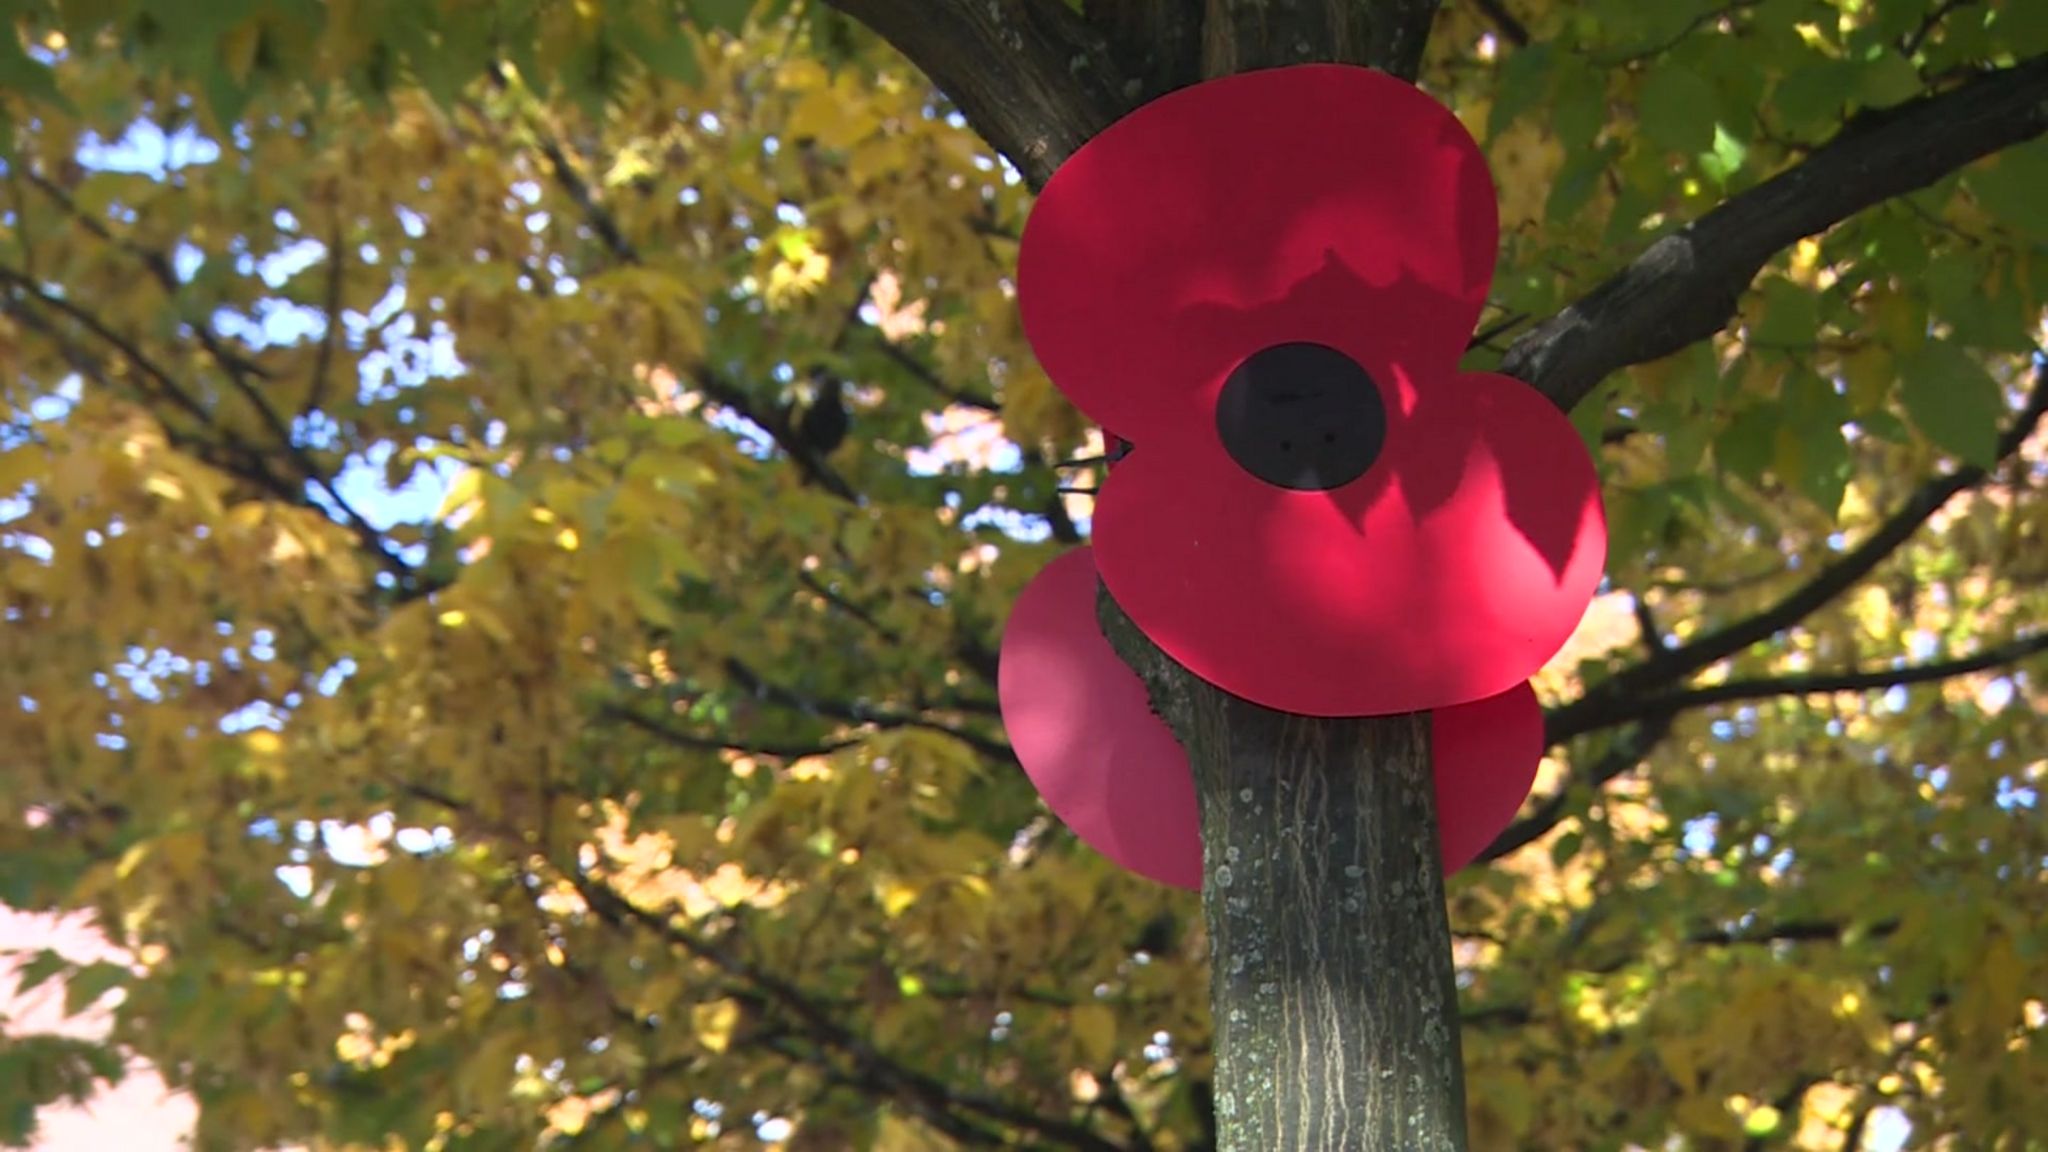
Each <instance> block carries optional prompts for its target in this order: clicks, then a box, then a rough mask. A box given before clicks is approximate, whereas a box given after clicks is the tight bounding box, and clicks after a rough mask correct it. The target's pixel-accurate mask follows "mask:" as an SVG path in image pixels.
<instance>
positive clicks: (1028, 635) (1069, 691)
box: [996, 547, 1202, 889]
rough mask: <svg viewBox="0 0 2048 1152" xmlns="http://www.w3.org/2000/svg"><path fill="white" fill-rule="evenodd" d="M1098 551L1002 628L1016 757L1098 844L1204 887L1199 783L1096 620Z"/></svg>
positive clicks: (1056, 575) (1081, 555) (1031, 594)
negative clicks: (1095, 555)
mask: <svg viewBox="0 0 2048 1152" xmlns="http://www.w3.org/2000/svg"><path fill="white" fill-rule="evenodd" d="M1095 594H1096V575H1095V562H1094V556H1093V554H1092V552H1091V551H1090V550H1089V549H1087V548H1085V547H1084V548H1076V549H1074V550H1073V551H1071V552H1067V553H1064V554H1062V555H1061V556H1060V557H1059V558H1058V559H1055V560H1054V561H1053V562H1052V563H1050V564H1048V565H1046V566H1045V569H1044V570H1043V571H1041V572H1040V573H1039V574H1038V575H1037V576H1036V577H1034V578H1033V579H1032V581H1031V583H1030V584H1028V585H1026V586H1025V588H1024V591H1023V592H1022V593H1021V594H1020V595H1019V596H1018V597H1017V603H1016V605H1015V607H1013V608H1012V609H1011V610H1010V620H1009V623H1008V624H1007V625H1005V626H1004V628H1003V642H1002V652H1001V655H1000V658H999V663H998V667H997V674H996V692H997V697H998V699H999V702H1000V704H1001V706H1002V712H1003V726H1004V728H1005V729H1007V730H1008V732H1009V736H1010V747H1011V748H1012V749H1014V750H1015V751H1016V753H1017V760H1018V762H1019V763H1021V764H1022V765H1023V766H1024V771H1025V773H1026V774H1027V775H1029V776H1030V777H1031V782H1032V784H1033V785H1035V786H1036V787H1037V788H1038V794H1039V795H1040V796H1042V797H1044V798H1045V803H1046V806H1047V807H1049V808H1051V809H1052V810H1053V814H1054V815H1056V816H1058V817H1059V818H1060V819H1061V820H1062V821H1063V822H1065V824H1066V825H1067V827H1068V828H1071V829H1072V830H1073V831H1074V834H1075V835H1076V836H1079V837H1080V838H1081V839H1082V840H1083V841H1084V842H1086V843H1087V844H1088V845H1089V847H1091V848H1094V849H1095V850H1096V851H1097V852H1100V853H1102V854H1103V855H1104V856H1107V857H1109V858H1110V859H1111V860H1112V861H1114V862H1115V863H1117V864H1118V865H1121V866H1122V867H1123V868H1125V869H1127V870H1129V871H1132V872H1136V873H1137V874H1139V875H1140V876H1146V877H1149V878H1151V879H1153V880H1157V881H1159V882H1160V883H1162V884H1170V885H1172V886H1174V887H1176V888H1190V889H1192V888H1199V887H1201V885H1202V833H1201V822H1200V819H1199V817H1198V816H1197V814H1196V811H1195V785H1194V779H1193V777H1192V776H1190V775H1189V769H1188V761H1187V756H1186V754H1185V753H1183V752H1182V751H1181V748H1180V745H1179V743H1177V742H1176V741H1175V740H1174V738H1173V733H1172V732H1170V731H1168V730H1167V727H1166V724H1165V722H1164V721H1162V720H1160V719H1159V717H1158V716H1156V715H1154V714H1153V712H1152V705H1151V702H1150V700H1149V699H1148V698H1147V696H1146V694H1145V685H1144V683H1143V682H1142V681H1140V680H1139V679H1138V674H1137V673H1135V672H1133V671H1131V669H1130V667H1129V666H1128V665H1126V664H1125V663H1124V662H1123V661H1122V660H1120V659H1118V658H1117V655H1116V651H1115V650H1114V649H1112V648H1111V647H1110V646H1109V641H1108V640H1106V639H1104V638H1103V635H1102V631H1101V628H1100V627H1099V626H1098V625H1097V624H1096V618H1095Z"/></svg>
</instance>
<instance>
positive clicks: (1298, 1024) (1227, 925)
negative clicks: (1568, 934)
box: [831, 0, 1466, 1152]
mask: <svg viewBox="0 0 2048 1152" xmlns="http://www.w3.org/2000/svg"><path fill="white" fill-rule="evenodd" d="M831 2H832V3H834V4H835V5H836V6H838V7H839V8H841V9H842V10H844V11H846V12H848V13H849V14H851V15H853V16H855V17H856V18H858V19H861V20H862V21H863V22H865V23H867V24H868V25H869V26H870V27H872V28H873V29H875V30H876V31H877V32H879V33H880V34H881V35H882V36H883V37H884V38H886V39H888V40H889V41H890V42H891V43H892V44H894V45H895V46H896V47H897V48H898V49H899V50H901V51H903V52H904V53H905V55H907V56H908V57H909V58H910V59H911V60H912V62H914V63H916V64H918V65H919V66H920V67H922V68H924V69H925V71H926V73H927V74H928V75H929V76H930V77H931V78H932V79H933V81H934V82H935V83H937V84H938V85H939V87H940V88H941V89H942V90H944V91H946V92H947V93H948V95H949V96H950V97H951V98H952V99H953V100H954V102H955V103H956V104H958V105H959V106H960V108H961V110H962V113H963V115H965V116H966V117H967V119H968V122H969V123H970V124H971V125H972V126H973V127H974V128H975V129H976V131H978V132H980V133H981V134H982V135H983V136H984V137H985V138H986V139H987V140H988V141H989V142H990V143H991V144H993V145H994V146H995V147H996V148H997V149H998V150H1000V151H1001V152H1003V154H1004V155H1005V156H1007V157H1009V159H1010V160H1011V162H1012V163H1013V164H1016V165H1017V167H1018V169H1019V170H1020V171H1021V172H1022V173H1023V174H1024V177H1025V179H1026V180H1027V181H1028V182H1029V183H1030V184H1031V185H1032V186H1033V187H1034V188H1038V187H1042V186H1043V185H1044V182H1045V180H1046V179H1048V178H1049V177H1050V176H1051V174H1052V172H1053V171H1054V170H1055V169H1056V168H1057V167H1058V166H1059V164H1060V163H1061V162H1063V161H1064V160H1065V159H1066V157H1067V156H1068V155H1070V154H1071V153H1072V152H1073V151H1074V150H1075V149H1077V148H1079V147H1080V146H1081V145H1082V144H1083V143H1085V142H1086V140H1087V139H1088V138H1089V137H1090V136H1092V135H1093V134H1094V133H1095V132H1098V131H1100V130H1101V129H1102V128H1103V127H1106V126H1107V125H1108V124H1109V123H1112V122H1113V121H1114V120H1115V119H1116V118H1117V117H1118V116H1121V115H1122V114H1123V113H1125V112H1127V111H1129V110H1130V108H1132V107H1134V106H1135V105H1136V104H1138V103H1140V102H1141V101H1142V100H1144V99H1148V98H1150V97H1153V96H1156V95H1158V94H1161V93H1163V92H1166V91H1171V90H1172V89H1175V88H1180V87H1184V86H1186V85H1189V84H1193V83H1196V82H1197V81H1199V80H1202V79H1207V78H1213V77H1216V76H1221V75H1227V74H1230V73H1234V72H1243V71H1250V70H1253V69H1258V68H1269V67H1277V66H1282V65H1288V64H1298V63H1308V62H1337V63H1348V64H1359V65H1365V66H1369V67H1375V68H1379V69H1381V70H1383V71H1386V72H1389V73H1392V74H1394V75H1397V76H1400V77H1402V78H1404V79H1410V80H1412V79H1414V77H1415V74H1416V71H1417V69H1418V68H1419V67H1420V64H1421V60H1422V51H1423V46H1424V44H1425V43H1426V42H1427V40H1428V35H1429V27H1430V23H1431V21H1432V20H1433V19H1434V17H1435V14H1436V9H1437V0H1088V2H1087V3H1085V4H1084V5H1083V6H1082V9H1081V11H1080V12H1079V13H1076V12H1074V11H1073V10H1072V9H1071V8H1069V7H1068V6H1067V5H1066V4H1065V3H1064V0H920V2H918V3H915V4H912V3H906V2H903V0H831ZM1099 608H1100V617H1101V623H1102V626H1103V630H1104V633H1105V635H1107V636H1108V638H1109V640H1110V642H1111V644H1112V645H1113V646H1114V647H1115V648H1116V650H1117V652H1118V654H1119V655H1121V656H1122V657H1123V658H1124V660H1125V661H1126V662H1127V663H1129V664H1130V665H1131V667H1132V668H1133V669H1135V670H1136V671H1137V673H1138V675H1139V676H1140V677H1141V678H1142V679H1143V680H1144V682H1145V684H1146V686H1147V688H1148V690H1149V691H1150V693H1151V696H1152V701H1153V706H1154V707H1155V708H1156V709H1157V710H1158V711H1159V713H1160V715H1161V716H1162V717H1163V718H1164V719H1165V720H1166V722H1167V724H1168V725H1169V726H1170V727H1171V728H1172V729H1173V731H1174V734H1175V735H1176V736H1177V737H1179V739H1180V742H1181V744H1182V746H1183V747H1184V748H1185V749H1186V750H1187V753H1188V757H1189V759H1190V761H1191V762H1192V764H1193V769H1194V775H1195V785H1196V790H1197V794H1198V796H1199V799H1200V809H1201V820H1202V840H1203V848H1204V888H1203V901H1202V902H1203V910H1204V914H1205V916H1206V919H1207V922H1208V927H1209V940H1210V973H1211V993H1210V997H1211V1007H1212V1010H1213V1014H1214V1027H1215V1033H1216V1039H1215V1052H1216V1070H1215V1074H1214V1082H1213V1085H1212V1090H1213V1095H1214V1099H1215V1111H1216V1134H1217V1147H1218V1149H1219V1150H1221V1152H1464V1149H1465V1148H1466V1137H1465V1089H1464V1070H1463V1064H1462V1059H1461V1054H1460V1047H1459V1033H1458V1027H1457V987H1456V983H1455V979H1454V973H1453V969H1452V965H1451V951H1450V949H1451V940H1450V927H1449V923H1448V920H1447V918H1446V914H1445V910H1444V886H1443V876H1442V871H1441V867H1440V865H1439V859H1440V856H1439V852H1438V847H1437V831H1436V797H1435V790H1434V785H1433V777H1432V774H1431V768H1430V746H1429V725H1428V722H1427V717H1426V716H1422V715H1409V716H1393V717H1377V718H1368V719H1338V720H1328V719H1315V718H1310V717H1303V716H1294V715H1288V714H1285V713H1281V712H1275V711H1273V710H1271V709H1267V708H1262V707H1259V706H1257V705H1255V704H1252V703H1250V702H1249V701H1246V700H1242V699H1239V698H1237V697H1235V696H1232V695H1230V694H1228V693H1226V692H1224V691H1222V690H1220V689H1218V688H1216V687H1214V686H1213V685H1210V684H1208V683H1207V682H1205V681H1203V680H1201V679H1200V678H1198V677H1196V676H1194V675H1192V674H1191V673H1189V672H1188V671H1187V670H1186V669H1184V668H1182V667H1180V666H1179V665H1178V664H1176V663H1175V662H1174V661H1173V660H1172V659H1170V658H1169V657H1167V656H1166V655H1165V654H1164V653H1163V652H1161V651H1160V650H1159V649H1158V648H1157V647H1156V646H1155V645H1153V644H1152V643H1151V641H1150V640H1148V639H1147V638H1146V637H1145V636H1144V635H1143V634H1142V633H1141V632H1139V631H1138V629H1137V628H1136V626H1135V625H1133V624H1132V623H1131V621H1130V619H1129V618H1128V617H1127V616H1126V615H1125V614H1124V613H1123V612H1122V610H1121V609H1119V608H1118V607H1117V605H1116V604H1115V602H1114V601H1113V600H1112V599H1111V598H1110V597H1109V595H1108V593H1107V591H1104V592H1103V593H1102V594H1101V598H1100V601H1099ZM1362 655H1369V654H1362Z"/></svg>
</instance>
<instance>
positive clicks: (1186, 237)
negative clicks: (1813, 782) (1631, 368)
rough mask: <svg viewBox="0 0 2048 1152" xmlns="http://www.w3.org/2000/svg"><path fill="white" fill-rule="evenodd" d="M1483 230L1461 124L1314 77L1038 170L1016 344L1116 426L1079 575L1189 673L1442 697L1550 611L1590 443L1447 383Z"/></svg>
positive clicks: (1565, 628) (1248, 694)
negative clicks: (1091, 565)
mask: <svg viewBox="0 0 2048 1152" xmlns="http://www.w3.org/2000/svg"><path fill="white" fill-rule="evenodd" d="M1498 228H1499V225H1498V221H1497V219H1496V205H1495V201H1494V191H1493V184H1492V181H1491V179H1490V177H1489V176H1488V175H1487V171H1486V164H1485V159H1484V157H1483V156H1482V155H1481V153H1480V152H1479V149H1478V147H1477V146H1476V145H1475V144H1474V143H1473V142H1472V139H1471V137H1470V136H1469V135H1468V134H1467V133H1466V132H1465V130H1464V128H1463V127H1462V126H1461V125H1460V124H1459V123H1458V121H1457V119H1456V117H1454V116H1453V115H1452V114H1451V113H1450V112H1449V111H1448V110H1447V109H1445V108H1443V107H1442V106H1441V105H1439V104H1437V103H1436V102H1435V101H1434V100H1431V99H1430V98H1429V97H1428V96H1426V95H1424V94H1423V93H1422V92H1420V91H1419V90H1417V89H1416V88H1414V87H1413V86H1411V85H1409V84H1406V83H1404V82H1402V81H1400V80H1397V79H1394V78H1392V77H1389V76H1386V75H1384V74H1381V73H1378V72H1373V71H1369V70H1366V69H1361V68H1352V67H1346V66H1341V65H1304V66H1300V67H1293V68H1282V69H1273V70H1268V71H1260V72H1249V73H1244V74H1241V75H1237V76H1232V77H1228V78H1225V79H1221V80H1215V81H1211V82H1208V83H1205V84H1200V85H1196V86H1195V87H1192V88H1186V89H1182V90H1180V91H1178V92H1175V93H1172V94H1171V95H1168V96H1165V97H1162V98H1160V99H1158V100H1155V101H1153V102H1152V103H1150V104H1147V105H1145V106H1144V107H1142V108H1140V109H1138V110H1137V111H1136V112H1133V113H1132V114H1131V115H1129V116H1127V117H1126V118H1124V119H1123V120H1120V121H1118V122H1117V123H1116V124H1114V125H1112V126H1110V127H1109V128H1108V129H1107V130H1105V131H1104V132H1102V133H1101V134H1100V135H1099V136H1097V137H1096V138H1095V139H1094V140H1092V141H1090V142H1089V143H1088V144H1087V145H1086V146H1085V147H1083V148H1082V149H1080V150H1079V151H1078V152H1076V153H1075V154H1074V156H1073V157H1072V158H1070V159H1069V160H1068V161H1067V162H1066V163H1065V164H1063V165H1062V166H1061V167H1060V168H1059V170H1058V171H1057V172H1055V173H1054V175H1053V177H1052V179H1051V181H1050V182H1049V183H1048V184H1047V186H1046V188H1045V191H1044V193H1043V194H1042V195H1041V196H1040V197H1039V200H1038V203H1037V206H1036V207H1035V208H1034V209H1033V211H1032V213H1031V217H1030V220H1029V223H1028V224H1027V225H1026V227H1025V230H1024V237H1023V245H1022V251H1021V253H1020V255H1019V258H1018V303H1019V309H1020V312H1021V315H1022V319H1023V324H1024V331H1025V334H1026V336H1027V337H1028V338H1029V340H1030V342H1031V346H1032V348H1033V350H1034V351H1035V352H1036V353H1037V355H1038V358H1039V361H1040V363H1041V364H1043V365H1044V367H1045V370H1046V372H1047V373H1048V374H1049V375H1050V376H1051V378H1052V380H1053V382H1054V383H1055V384H1056V385H1057V386H1058V387H1059V388H1060V390H1061V391H1062V392H1064V393H1065V394H1066V395H1067V396H1068V398H1070V399H1071V400H1072V401H1073V402H1074V403H1075V404H1076V405H1077V406H1078V407H1079V408H1080V409H1081V410H1082V411H1083V412H1084V413H1086V414H1087V415H1088V416H1090V417H1091V418H1093V419H1094V420H1096V421H1097V422H1098V423H1100V424H1102V425H1103V426H1105V427H1106V428H1113V429H1115V430H1116V433H1117V435H1118V436H1120V437H1122V438H1123V439H1125V440H1128V441H1129V442H1130V444H1131V449H1130V452H1129V453H1128V455H1126V456H1125V457H1123V459H1122V460H1121V461H1120V463H1119V464H1118V466H1117V468H1116V469H1115V472H1114V474H1113V475H1111V476H1110V477H1109V478H1108V479H1107V480H1106V481H1105V482H1104V483H1103V485H1102V489H1101V492H1100V493H1099V495H1098V497H1097V499H1096V505H1095V515H1094V551H1095V565H1096V566H1097V567H1099V569H1100V572H1101V578H1102V581H1103V582H1104V583H1105V584H1106V585H1107V586H1108V588H1109V590H1110V592H1111V594H1113V595H1114V596H1115V597H1116V600H1117V602H1118V603H1119V604H1120V605H1122V607H1123V608H1124V610H1125V611H1127V612H1128V613H1129V614H1130V616H1131V619H1132V620H1133V621H1134V622H1136V624H1137V625H1138V627H1140V628H1141V629H1143V630H1144V632H1145V634H1146V635H1147V636H1149V637H1151V638H1152V640H1153V641H1154V642H1155V643H1157V644H1158V645H1159V646H1160V647H1161V648H1162V649H1164V650H1165V651H1166V653H1167V654H1168V655H1170V656H1172V657H1173V658H1174V659H1175V660H1177V661H1179V662H1180V663H1181V664H1182V665H1184V666H1185V667H1187V668H1188V669H1189V670H1190V671H1191V672H1193V673H1195V674H1196V675H1198V676H1201V677H1202V678H1204V679H1206V680H1208V681H1210V682H1211V683H1214V684H1216V685H1218V686H1220V687H1222V688H1224V689H1226V690H1228V691H1230V692H1233V693H1236V694H1237V695H1239V696H1243V697H1245V698H1247V699H1250V700H1252V701H1254V702H1257V703H1259V704H1263V705H1266V706H1267V707H1271V708H1276V709H1280V710H1282V711H1288V712H1296V713H1302V714H1307V715H1317V716H1356V715H1385V714H1391V713H1399V712H1413V711H1422V710H1426V709H1440V708H1446V707H1448V706H1451V705H1457V704H1464V703H1467V702H1471V701H1479V700H1484V699H1486V698H1488V697H1493V696H1496V695H1499V694H1501V693H1504V692H1508V691H1510V690H1511V689H1515V688H1516V687H1517V686H1518V685H1521V684H1522V683H1523V682H1524V681H1526V680H1527V679H1528V677H1529V675H1530V674H1531V673H1533V672H1535V671H1536V669H1537V668H1539V667H1541V666H1542V664H1543V663H1544V661H1546V660H1547V659H1549V658H1550V656H1551V655H1552V654H1553V653H1555V652H1556V651H1557V649H1558V648H1559V647H1560V646H1561V645H1562V644H1563V643H1564V641H1565V639H1566V638H1567V637H1568V636H1569V635H1570V633H1571V631H1572V629H1573V628H1574V627H1575V626H1576V625H1577V623H1578V620H1579V618H1580V616H1581V615H1582V614H1583V612H1584V611H1585V607H1586V604H1587V603H1588V602H1589V601H1590V599H1591V597H1592V594H1593V591H1594V588H1595V585H1596V584H1597V582H1598V580H1599V578H1600V573H1601V569H1602V567H1603V565H1604V562H1605V558H1606V526H1605V521H1604V518H1603V515H1602V512H1601V506H1600V498H1599V490H1598V486H1597V482H1596V477H1595V474H1594V469H1593V462H1592V459H1591V457H1590V455H1589V454H1588V452H1587V451H1586V448H1585V446H1584V444H1583V443H1582V442H1581V441H1580V439H1579V437H1578V435H1577V433H1576V432H1575V431H1574V430H1573V428H1572V426H1571V425H1570V423H1569V422H1568V421H1567V420H1566V419H1565V418H1564V416H1563V415H1562V414H1561V413H1560V412H1558V411H1557V409H1556V408H1555V407H1554V406H1553V405H1552V404H1551V403H1550V402H1549V401H1548V400H1546V399H1544V398H1543V397H1542V396H1541V395H1539V394H1538V393H1537V392H1536V391H1535V390H1534V389H1531V388H1529V387H1528V386H1526V385H1524V384H1522V383H1520V382H1519V381H1516V380H1513V379H1510V378H1508V377H1505V376H1499V375H1491V374H1484V373H1460V372H1459V371H1458V360H1459V357H1460V356H1461V354H1462V353H1463V351H1464V347H1465V342H1466V340H1467V339H1468V338H1469V336H1470V334H1471V332H1472V329H1473V325H1474V323H1475V322H1476V320H1477V319H1478V316H1479V311H1480V308H1481V306H1482V305H1483V303H1484V302H1485V298H1486V291H1487V286H1488V283H1489V281H1490V280H1491V278H1492V273H1493V262H1494V250H1495V247H1496V244H1497V241H1498ZM1089 623H1090V624H1091V626H1092V615H1091V617H1090V620H1089ZM1020 755H1022V753H1021V752H1020Z"/></svg>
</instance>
